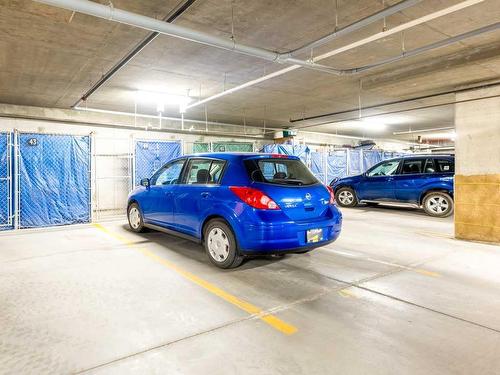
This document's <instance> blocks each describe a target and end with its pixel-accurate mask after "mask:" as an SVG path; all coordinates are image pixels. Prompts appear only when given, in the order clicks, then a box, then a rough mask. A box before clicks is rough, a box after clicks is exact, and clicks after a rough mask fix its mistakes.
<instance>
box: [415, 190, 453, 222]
mask: <svg viewBox="0 0 500 375" xmlns="http://www.w3.org/2000/svg"><path fill="white" fill-rule="evenodd" d="M422 205H423V207H424V211H425V213H426V214H427V215H429V216H434V217H447V216H450V215H451V214H452V213H453V209H454V204H453V198H452V197H451V196H450V195H449V194H447V193H444V192H441V191H433V192H430V193H428V194H427V195H426V196H425V197H424V200H423V202H422Z"/></svg>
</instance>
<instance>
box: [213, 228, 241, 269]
mask: <svg viewBox="0 0 500 375" xmlns="http://www.w3.org/2000/svg"><path fill="white" fill-rule="evenodd" d="M204 246H205V251H206V253H207V255H208V258H209V259H210V261H211V262H212V263H213V264H215V265H216V266H217V267H219V268H235V267H238V266H239V265H240V264H241V262H243V257H242V256H241V255H239V254H238V248H237V245H236V239H235V237H234V233H233V231H232V229H231V228H230V227H229V225H227V224H226V222H225V221H223V220H220V219H213V220H210V221H209V222H208V223H207V224H206V225H205V228H204Z"/></svg>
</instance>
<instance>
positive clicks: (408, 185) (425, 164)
mask: <svg viewBox="0 0 500 375" xmlns="http://www.w3.org/2000/svg"><path fill="white" fill-rule="evenodd" d="M435 172H436V166H435V163H434V159H433V158H431V157H429V158H408V159H403V161H402V164H401V167H400V169H399V172H398V174H397V175H396V176H394V183H395V195H396V200H397V201H400V202H405V203H415V204H418V203H419V199H420V196H421V194H422V191H423V190H424V189H425V186H426V185H428V184H429V183H430V182H431V181H432V179H433V178H434V177H435Z"/></svg>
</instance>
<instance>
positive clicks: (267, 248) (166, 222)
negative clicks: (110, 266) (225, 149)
mask: <svg viewBox="0 0 500 375" xmlns="http://www.w3.org/2000/svg"><path fill="white" fill-rule="evenodd" d="M141 185H142V186H139V187H138V188H136V189H135V190H134V191H132V193H131V194H130V195H129V198H128V209H127V213H128V220H129V225H130V228H131V229H132V230H133V231H135V232H141V231H143V230H144V229H146V228H150V229H155V230H159V231H163V232H166V233H169V234H175V235H177V236H181V237H184V238H187V239H190V240H193V241H196V242H198V243H203V244H204V247H205V251H206V253H207V254H208V257H209V259H210V261H211V262H212V263H214V264H215V265H216V266H218V267H221V268H233V267H237V266H238V265H240V264H241V262H242V260H243V259H244V257H245V256H254V255H271V254H284V253H305V252H307V251H309V250H311V249H313V248H316V247H318V246H322V245H325V244H328V243H330V242H332V241H334V240H335V239H336V238H337V237H338V236H339V234H340V230H341V223H342V215H341V213H340V211H339V210H338V208H337V207H336V205H335V198H334V194H333V189H332V188H331V187H329V186H328V187H327V186H325V185H323V184H321V183H320V182H319V181H318V180H317V179H316V178H315V177H314V176H313V174H312V173H311V172H310V171H309V169H308V168H307V167H306V166H305V165H304V164H303V163H302V162H301V161H300V159H299V158H297V157H295V156H286V155H274V154H256V153H209V154H195V155H190V156H183V157H180V158H177V159H174V160H172V161H170V162H168V163H167V164H166V165H164V166H163V167H162V168H160V170H158V171H157V172H156V173H155V174H154V175H153V176H152V177H151V178H150V179H143V180H142V181H141Z"/></svg>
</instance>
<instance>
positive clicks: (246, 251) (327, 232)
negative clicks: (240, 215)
mask: <svg viewBox="0 0 500 375" xmlns="http://www.w3.org/2000/svg"><path fill="white" fill-rule="evenodd" d="M341 227H342V215H341V214H340V212H339V211H337V210H336V212H335V215H333V217H332V218H328V219H324V220H314V221H310V222H293V221H287V222H273V223H258V224H255V223H247V224H246V225H243V226H242V227H241V228H240V233H238V234H237V237H238V238H237V241H238V245H239V249H240V252H241V253H242V254H243V255H253V254H279V253H294V252H295V253H296V252H304V251H307V250H310V249H314V248H317V247H320V246H324V245H327V244H329V243H331V242H333V241H335V240H336V239H337V238H338V236H339V235H340V231H341ZM320 228H321V229H322V230H323V237H322V238H321V240H320V241H318V242H307V231H308V230H310V229H320Z"/></svg>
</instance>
